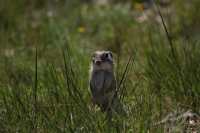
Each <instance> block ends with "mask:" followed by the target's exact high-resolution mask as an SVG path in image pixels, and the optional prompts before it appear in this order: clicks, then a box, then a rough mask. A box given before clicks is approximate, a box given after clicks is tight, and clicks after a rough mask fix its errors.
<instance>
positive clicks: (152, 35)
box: [0, 3, 200, 133]
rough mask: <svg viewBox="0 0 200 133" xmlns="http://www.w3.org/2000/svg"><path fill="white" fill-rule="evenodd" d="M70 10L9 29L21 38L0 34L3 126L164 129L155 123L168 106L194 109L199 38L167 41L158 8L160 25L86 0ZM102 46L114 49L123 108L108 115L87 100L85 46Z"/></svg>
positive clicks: (169, 109) (198, 84)
mask: <svg viewBox="0 0 200 133" xmlns="http://www.w3.org/2000/svg"><path fill="white" fill-rule="evenodd" d="M19 4H20V6H22V5H23V4H21V3H19ZM16 5H17V4H16ZM7 8H8V9H10V7H7ZM8 9H6V10H8ZM63 10H64V9H63ZM63 10H62V11H63ZM74 10H75V9H73V11H74ZM40 11H41V12H43V10H40ZM90 11H94V12H90ZM77 12H78V13H77ZM21 13H22V12H20V13H19V14H18V15H19V16H23V15H21ZM107 13H108V14H107ZM42 14H43V13H42ZM72 14H73V15H74V16H71V17H68V19H69V18H70V20H69V21H67V20H66V19H65V17H64V16H62V17H61V16H60V17H61V18H59V17H58V16H57V17H55V18H54V17H51V18H48V17H47V16H46V17H45V16H44V17H43V18H42V19H40V23H41V24H39V25H38V27H37V28H36V29H35V28H31V29H29V28H30V27H29V26H28V28H27V27H23V28H24V30H18V28H19V27H16V26H15V25H13V26H14V27H15V28H14V29H12V28H9V30H7V31H6V32H8V33H12V34H14V35H16V34H17V33H18V32H19V33H21V34H20V35H21V38H16V37H15V36H12V37H11V38H12V39H11V40H12V41H10V40H9V39H5V38H9V37H10V36H7V35H5V38H4V39H1V42H2V44H3V43H5V44H9V47H7V46H6V47H4V46H1V45H0V46H1V47H2V48H3V49H5V50H8V51H11V54H7V55H4V54H3V53H1V54H0V56H1V59H2V60H1V62H0V68H1V70H2V71H1V72H0V75H1V77H0V79H1V81H0V132H109V133H110V132H163V131H164V128H163V127H162V126H158V127H155V123H156V122H158V121H160V120H162V118H163V117H164V116H165V115H167V114H168V113H170V112H173V111H175V110H179V109H183V110H188V109H192V110H193V111H194V112H196V113H199V105H200V103H199V95H200V90H199V87H200V82H199V81H200V63H199V62H200V59H199V57H200V51H199V48H200V45H199V43H200V42H199V41H196V42H195V41H193V40H185V38H183V37H180V38H177V39H175V40H172V38H171V35H170V33H169V31H168V27H167V26H168V25H166V24H165V21H164V17H163V16H162V14H161V12H160V10H158V14H159V15H160V17H161V19H162V26H164V30H163V31H160V28H159V27H158V26H157V25H154V24H152V23H150V24H151V25H150V26H148V24H146V23H145V24H137V23H136V21H135V20H133V19H132V18H131V13H130V9H129V7H128V6H124V7H123V6H119V5H116V6H114V8H112V7H111V6H109V7H105V10H102V7H93V8H91V9H89V8H88V5H86V6H83V7H82V8H81V7H79V9H78V11H77V10H76V11H75V12H73V13H72ZM115 14H117V16H115ZM18 15H17V16H18ZM17 16H16V18H12V19H18V17H17ZM93 17H94V18H93ZM121 17H122V18H124V19H123V20H122V21H123V23H122V22H121V21H119V22H117V23H115V21H116V20H120V18H121ZM4 19H5V18H4ZM105 20H106V21H105ZM4 21H7V19H6V20H4ZM23 21H24V23H26V24H27V23H29V20H26V19H23ZM9 24H10V23H9ZM14 24H18V23H17V22H14ZM80 26H81V28H83V29H85V30H83V31H82V32H80V31H77V29H78V28H80ZM9 27H10V26H9ZM138 27H139V28H138ZM23 28H22V29H23ZM95 28H96V29H95ZM29 30H30V31H29ZM93 30H94V31H93ZM0 32H1V34H2V35H3V33H4V31H3V30H1V31H0ZM26 33H30V34H26ZM133 35H134V36H133ZM23 38H28V39H26V40H24V39H23ZM31 39H32V40H33V42H32V41H30V40H31ZM107 40H109V41H108V43H109V45H106V44H105V42H107ZM13 42H15V43H16V42H17V44H19V45H17V46H14V45H13ZM25 44H29V45H28V46H27V45H26V46H25ZM36 44H37V50H35V45H36ZM95 44H101V45H100V46H96V45H95ZM99 48H100V49H110V50H113V51H114V52H115V53H116V55H115V56H114V57H115V59H116V61H117V62H116V65H117V66H116V75H117V79H118V81H117V82H118V91H117V93H118V95H119V97H120V100H121V103H122V106H123V108H124V110H125V112H126V114H127V115H124V114H123V113H119V114H114V115H113V117H112V120H108V119H107V116H106V113H103V112H101V111H100V109H99V108H98V107H94V106H93V105H92V103H91V94H90V91H89V88H88V87H89V86H88V70H89V65H90V53H91V51H94V50H95V49H99ZM13 49H14V53H13V54H12V50H13ZM127 51H128V52H127ZM18 53H19V54H18Z"/></svg>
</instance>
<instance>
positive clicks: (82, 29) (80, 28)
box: [78, 26, 86, 33]
mask: <svg viewBox="0 0 200 133" xmlns="http://www.w3.org/2000/svg"><path fill="white" fill-rule="evenodd" d="M85 31H86V29H85V27H83V26H80V27H78V32H79V33H84V32H85Z"/></svg>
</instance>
